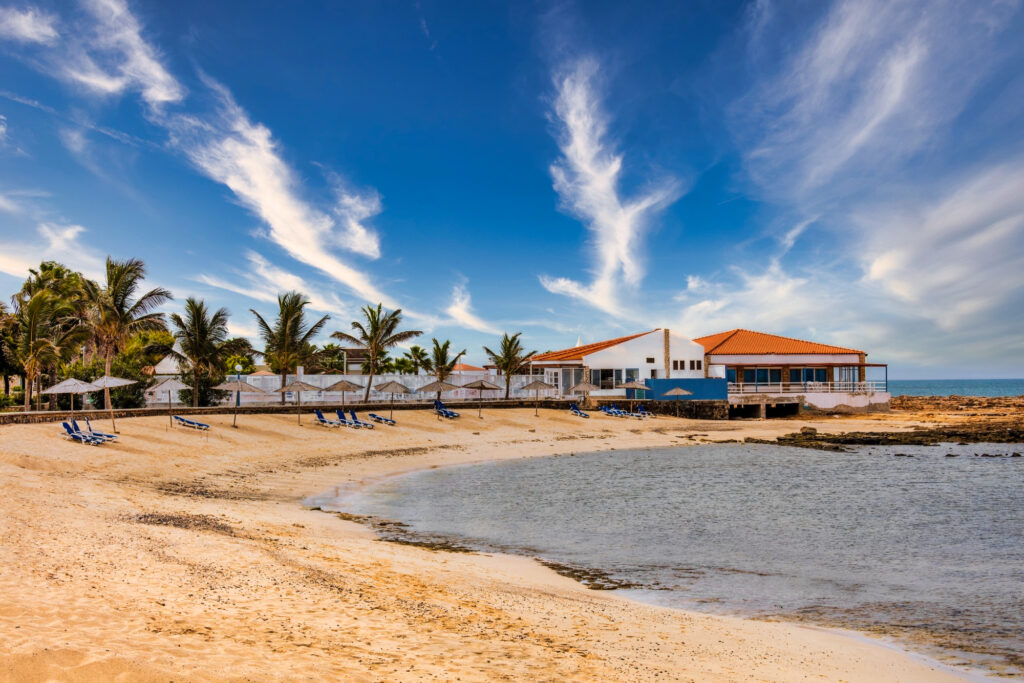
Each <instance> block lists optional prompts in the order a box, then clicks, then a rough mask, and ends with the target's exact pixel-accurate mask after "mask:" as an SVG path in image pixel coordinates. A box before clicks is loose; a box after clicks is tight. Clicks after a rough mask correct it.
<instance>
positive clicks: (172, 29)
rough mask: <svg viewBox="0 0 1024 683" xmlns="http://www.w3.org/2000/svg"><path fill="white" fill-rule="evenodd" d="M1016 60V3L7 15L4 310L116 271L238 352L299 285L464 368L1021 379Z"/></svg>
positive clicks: (1021, 132)
mask: <svg viewBox="0 0 1024 683" xmlns="http://www.w3.org/2000/svg"><path fill="white" fill-rule="evenodd" d="M1021 35H1024V8H1022V7H1021V2H1020V1H1019V0H1001V1H994V2H983V1H981V0H976V1H970V2H941V1H940V2H934V1H931V0H928V1H922V2H913V1H908V2H902V3H891V2H883V1H881V0H879V1H875V0H863V1H857V2H853V1H847V2H843V1H839V2H831V3H830V2H788V3H783V2H771V1H767V0H766V1H760V2H757V1H755V2H718V1H710V0H708V1H706V2H690V3H679V2H665V3H641V4H639V5H638V4H635V3H633V4H627V3H616V2H608V3H597V2H592V3H582V2H581V3H571V2H567V3H534V4H527V3H510V4H501V3H497V2H463V3H450V2H436V3H435V2H428V1H425V0H420V1H419V2H416V1H413V2H386V3H385V2H376V3H337V2H320V3H317V2H304V3H277V2H245V3H227V2H224V3H207V2H187V1H181V2H175V3H162V2H155V1H154V2H143V1H140V0H135V1H132V2H126V1H125V0H81V1H80V2H77V1H72V0H68V1H65V2H24V1H15V2H13V3H11V2H7V1H6V0H0V292H13V291H14V290H15V289H16V288H17V287H18V286H19V284H20V282H21V281H22V280H23V278H24V273H25V269H26V268H27V267H29V266H31V265H34V264H36V263H38V262H39V261H40V260H41V259H44V258H45V259H51V258H52V259H57V260H60V261H63V262H64V263H66V264H67V265H69V266H72V267H75V268H79V269H82V270H83V271H85V272H86V273H89V274H96V273H98V272H99V269H100V267H101V264H102V260H103V258H104V257H105V256H106V255H107V254H112V255H114V256H115V257H119V258H124V257H129V256H136V257H139V258H142V259H144V260H145V261H146V263H147V264H148V265H149V269H150V278H151V281H152V282H153V283H154V284H160V285H163V286H166V287H168V288H170V289H171V290H172V291H173V292H174V293H175V295H176V297H177V298H178V299H179V304H180V300H181V299H184V298H185V297H186V296H189V295H194V296H200V297H203V298H205V299H206V300H207V301H208V302H209V303H211V304H212V305H215V306H226V307H227V308H228V309H229V310H230V311H231V313H232V327H233V330H234V331H235V332H236V333H238V334H243V335H247V336H252V335H254V329H255V326H254V324H253V319H252V316H251V315H250V314H249V313H248V309H249V308H256V309H257V310H260V311H261V312H263V313H265V314H270V313H272V311H273V305H274V304H273V302H274V298H275V295H276V293H277V292H279V291H283V290H287V289H300V290H302V291H304V292H306V293H308V294H309V295H310V296H311V298H312V299H313V303H314V306H315V308H316V310H317V311H322V312H325V313H329V314H330V315H331V317H332V322H331V323H330V325H331V327H332V329H347V328H348V325H349V322H350V321H351V320H352V319H353V318H354V316H355V315H356V312H357V310H358V308H359V307H360V306H362V305H364V304H365V303H368V302H372V303H376V302H377V301H383V302H384V303H385V305H388V306H400V307H402V308H403V310H404V311H405V312H406V315H407V320H408V323H409V325H410V326H412V327H415V328H418V329H422V330H424V331H426V332H427V336H426V337H425V339H426V341H427V342H429V337H430V336H438V337H441V338H451V339H453V341H454V343H455V344H456V345H457V346H458V348H462V347H466V348H468V349H469V352H470V358H471V359H472V360H477V361H479V360H482V352H481V351H480V346H481V345H482V344H493V343H494V342H495V339H496V337H497V335H498V334H500V332H501V331H505V330H510V331H519V330H521V331H523V333H524V338H525V340H526V343H527V344H528V346H529V347H530V348H537V349H540V350H545V349H553V348H561V347H564V346H569V345H572V344H573V343H575V341H576V339H577V337H582V338H583V340H584V341H594V340H598V339H602V338H606V337H608V336H617V335H620V334H625V333H629V332H633V331H638V330H642V329H648V328H651V327H656V326H667V327H671V328H672V329H673V330H677V331H679V332H681V333H683V334H686V335H688V336H691V337H696V336H701V335H704V334H710V333H713V332H717V331H721V330H724V329H729V328H732V327H747V328H752V329H757V330H763V331H768V332H775V333H779V334H788V335H792V336H798V337H805V338H812V339H815V340H819V341H825V342H832V343H837V344H842V345H845V346H854V347H858V348H863V349H865V350H867V351H868V352H869V354H870V360H873V361H878V362H889V363H890V364H891V366H892V367H891V372H890V374H891V376H897V377H975V376H977V377H985V376H993V377H994V376H1003V377H1021V376H1024V322H1022V321H1024V315H1022V313H1024V275H1022V273H1024V41H1022V40H1021ZM173 306H174V305H172V306H171V308H173Z"/></svg>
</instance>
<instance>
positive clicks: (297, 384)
mask: <svg viewBox="0 0 1024 683" xmlns="http://www.w3.org/2000/svg"><path fill="white" fill-rule="evenodd" d="M275 391H276V392H277V393H279V394H285V393H287V392H289V391H294V392H295V400H296V402H297V404H298V406H299V407H302V392H303V391H323V390H322V389H321V388H320V387H315V386H313V385H312V384H307V383H306V382H303V381H301V380H296V381H294V382H292V383H291V384H289V385H288V386H284V387H281V388H280V389H275ZM299 424H300V425H301V424H302V411H301V410H300V411H299Z"/></svg>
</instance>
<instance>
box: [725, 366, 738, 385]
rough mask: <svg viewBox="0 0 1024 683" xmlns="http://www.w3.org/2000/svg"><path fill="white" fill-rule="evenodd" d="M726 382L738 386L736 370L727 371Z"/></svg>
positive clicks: (728, 369) (727, 369)
mask: <svg viewBox="0 0 1024 683" xmlns="http://www.w3.org/2000/svg"><path fill="white" fill-rule="evenodd" d="M725 381H726V382H728V383H729V384H736V368H726V369H725Z"/></svg>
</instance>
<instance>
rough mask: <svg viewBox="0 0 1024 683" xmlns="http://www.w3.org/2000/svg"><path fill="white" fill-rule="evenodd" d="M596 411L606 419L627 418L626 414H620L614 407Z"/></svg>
mask: <svg viewBox="0 0 1024 683" xmlns="http://www.w3.org/2000/svg"><path fill="white" fill-rule="evenodd" d="M598 410H600V411H601V412H602V413H604V414H605V415H607V416H608V417H629V416H628V415H627V414H626V413H624V412H622V411H621V410H619V409H618V408H616V407H615V406H601V407H600V408H598Z"/></svg>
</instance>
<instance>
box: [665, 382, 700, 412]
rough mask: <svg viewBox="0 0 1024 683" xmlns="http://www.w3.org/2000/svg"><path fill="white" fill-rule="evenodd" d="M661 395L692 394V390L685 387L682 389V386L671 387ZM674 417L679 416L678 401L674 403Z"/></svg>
mask: <svg viewBox="0 0 1024 683" xmlns="http://www.w3.org/2000/svg"><path fill="white" fill-rule="evenodd" d="M663 395H664V396H693V392H692V391H687V390H686V389H683V388H682V387H672V388H671V389H669V390H668V391H666V392H665V393H664V394H663ZM677 401H678V399H677ZM676 417H679V403H678V402H677V403H676Z"/></svg>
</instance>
